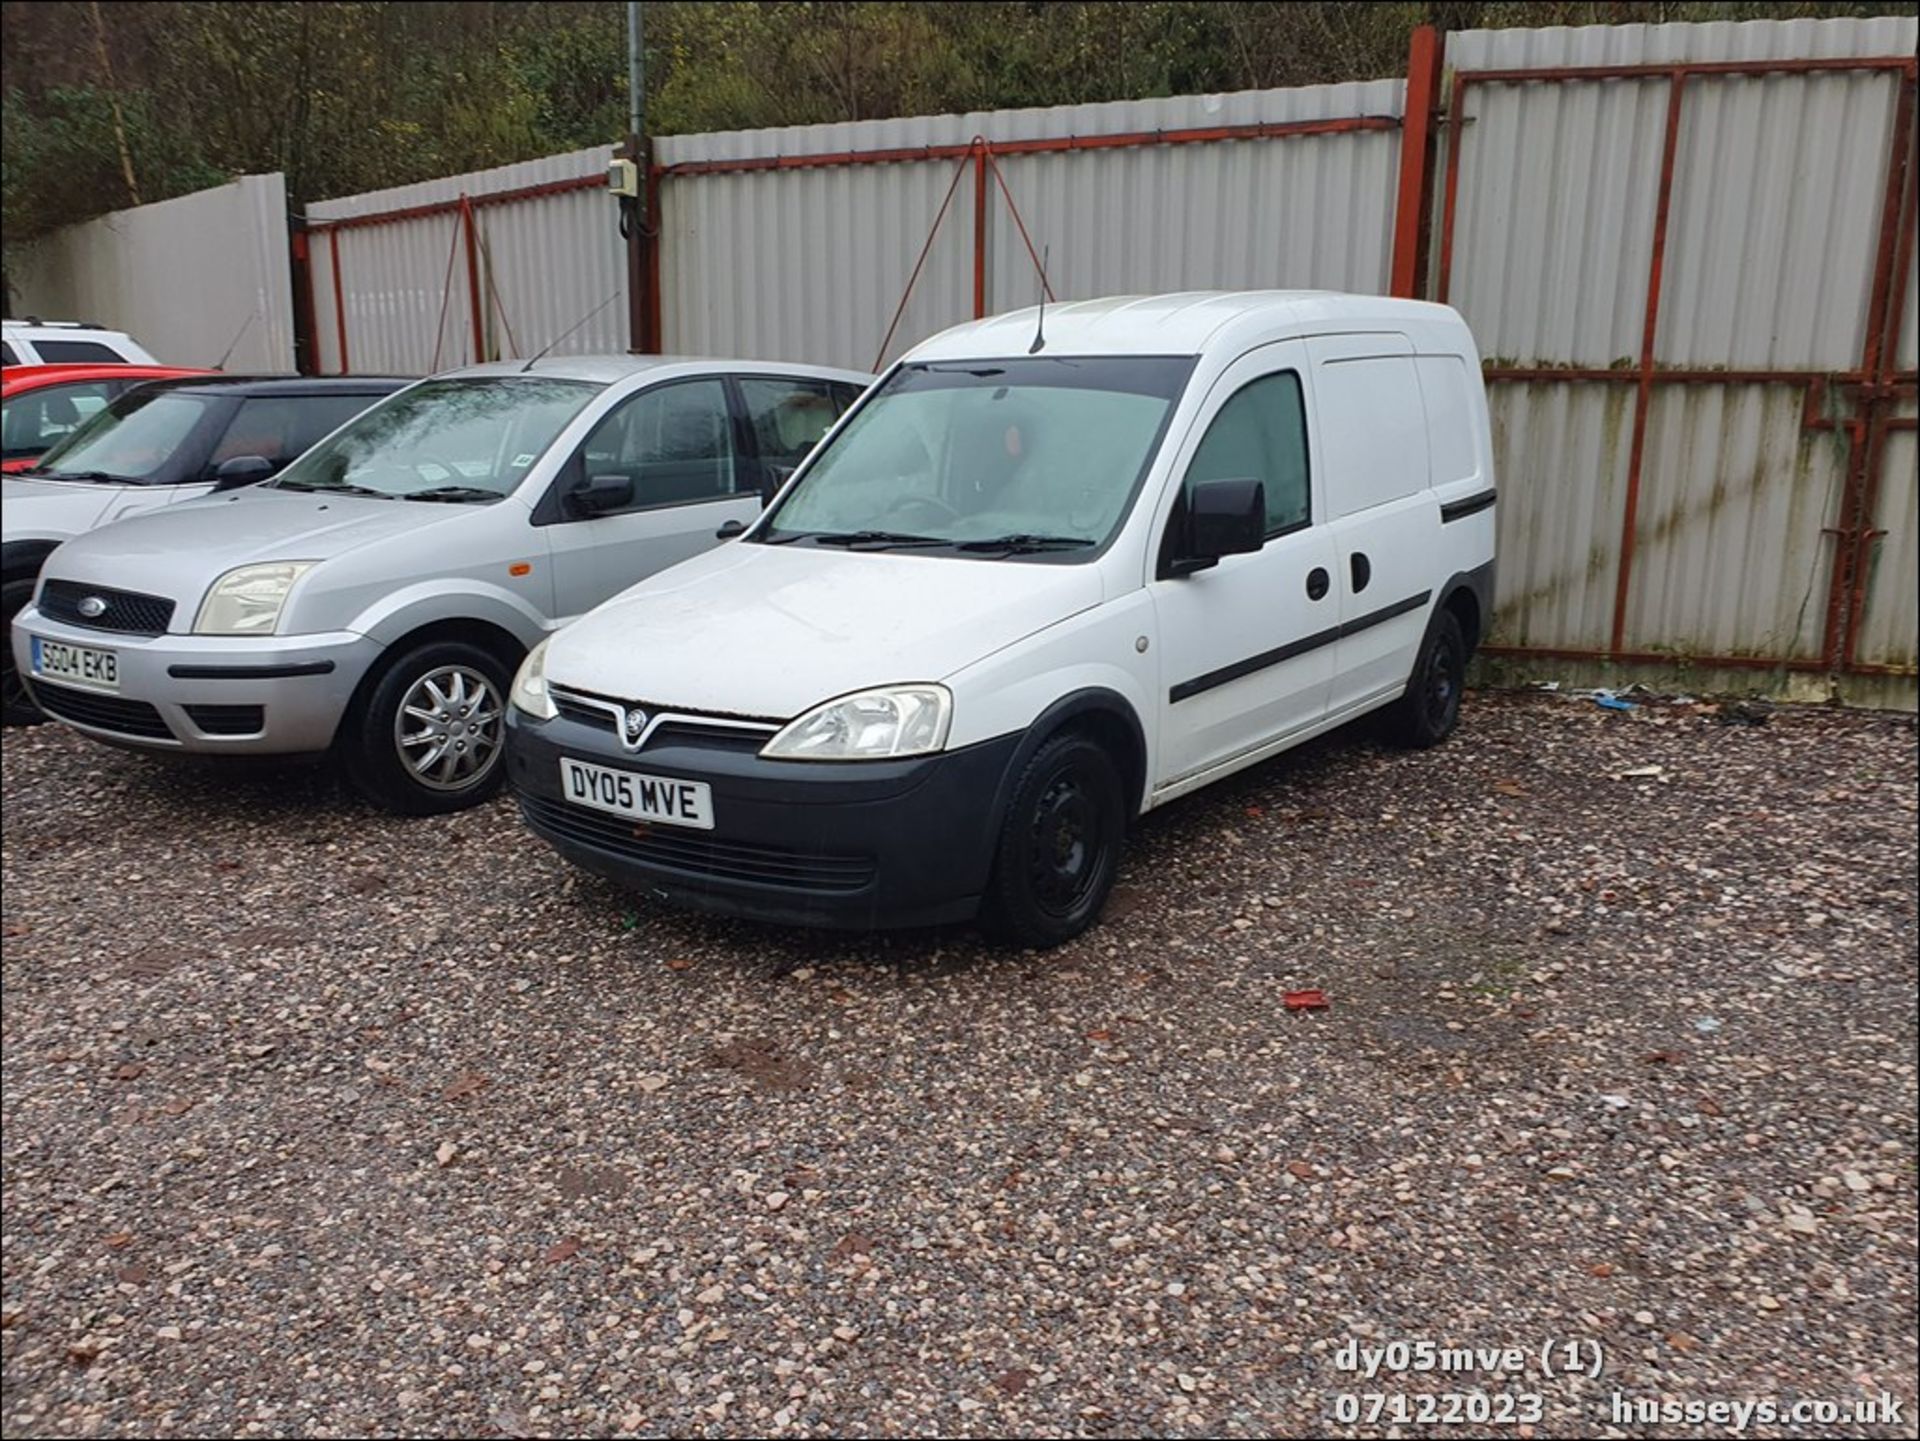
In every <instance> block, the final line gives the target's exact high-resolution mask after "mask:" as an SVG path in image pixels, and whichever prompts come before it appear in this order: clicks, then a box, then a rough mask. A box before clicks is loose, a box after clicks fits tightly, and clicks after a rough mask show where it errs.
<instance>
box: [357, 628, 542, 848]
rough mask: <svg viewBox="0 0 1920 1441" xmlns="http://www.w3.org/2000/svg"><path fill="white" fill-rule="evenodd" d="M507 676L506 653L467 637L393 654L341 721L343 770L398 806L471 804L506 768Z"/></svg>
mask: <svg viewBox="0 0 1920 1441" xmlns="http://www.w3.org/2000/svg"><path fill="white" fill-rule="evenodd" d="M512 679H513V677H512V674H511V672H510V670H509V668H508V666H507V664H506V662H504V661H502V660H501V659H500V658H499V657H498V656H496V655H494V654H493V653H492V652H491V651H488V650H484V649H482V648H481V647H480V646H477V645H472V644H470V643H468V642H466V641H458V640H441V641H428V642H427V643H426V644H424V645H417V646H414V647H413V648H412V649H410V650H406V651H403V652H401V653H400V654H399V655H396V656H395V657H393V659H391V660H389V661H388V662H387V663H386V664H385V665H384V666H382V667H381V669H380V671H379V672H378V674H377V675H376V676H375V678H374V680H373V683H372V684H371V686H369V688H368V689H367V691H366V693H365V695H364V697H363V698H362V700H361V701H360V702H359V703H357V704H356V705H355V707H354V709H353V710H352V711H351V712H350V713H349V714H348V717H347V722H346V724H345V725H344V726H342V728H341V738H340V741H341V752H342V758H343V760H344V761H345V764H346V771H347V777H348V779H350V780H351V781H352V782H353V784H354V787H355V788H356V789H357V790H358V791H359V792H360V793H361V794H362V795H364V796H365V797H366V798H367V799H368V800H370V801H372V802H373V803H374V804H375V805H377V806H380V807H382V808H383V809H385V810H389V811H393V812H395V813H397V814H399V815H403V816H438V815H446V814H447V813H449V812H451V811H459V810H465V809H466V808H467V807H468V806H473V805H478V804H479V803H480V802H481V801H484V800H486V799H487V798H488V797H489V796H491V795H493V794H494V792H496V791H498V790H499V789H500V782H501V780H502V778H503V777H504V776H505V774H506V768H505V764H504V760H503V754H504V752H503V746H504V742H505V740H506V709H507V689H508V687H509V686H510V685H511V683H512Z"/></svg>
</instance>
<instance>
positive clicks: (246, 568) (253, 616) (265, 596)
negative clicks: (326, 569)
mask: <svg viewBox="0 0 1920 1441" xmlns="http://www.w3.org/2000/svg"><path fill="white" fill-rule="evenodd" d="M318 563H319V562H317V561H311V560H287V561H276V562H274V563H273V564H272V565H243V566H241V567H240V568H239V569H238V570H230V571H228V572H227V573H226V574H225V575H223V576H221V577H220V579H218V580H216V581H215V582H214V583H213V588H212V589H211V590H209V591H208V592H207V598H206V599H205V600H203V601H201V602H200V614H199V615H198V616H197V617H196V618H195V619H194V622H193V632H194V634H195V635H272V634H273V633H274V631H276V630H277V629H279V626H280V612H281V610H282V609H283V608H284V607H285V606H286V603H287V593H288V592H289V591H291V590H292V589H293V583H294V582H295V581H296V580H298V579H300V577H301V576H303V575H305V574H306V573H307V572H308V571H310V570H312V569H313V568H314V566H315V565H317V564H318Z"/></svg>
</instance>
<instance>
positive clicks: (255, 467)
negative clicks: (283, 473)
mask: <svg viewBox="0 0 1920 1441" xmlns="http://www.w3.org/2000/svg"><path fill="white" fill-rule="evenodd" d="M278 469H279V467H278V466H276V465H275V464H274V463H273V462H272V461H270V460H268V459H267V458H266V457H265V456H264V455H236V456H234V458H233V459H232V460H223V461H221V462H220V464H219V466H218V467H217V468H216V469H215V470H214V472H213V488H214V489H215V490H216V491H221V490H238V489H240V487H241V486H243V485H258V484H259V483H260V482H261V481H263V480H265V479H266V478H267V477H268V476H270V475H272V474H273V473H274V471H276V470H278Z"/></svg>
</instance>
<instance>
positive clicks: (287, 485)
mask: <svg viewBox="0 0 1920 1441" xmlns="http://www.w3.org/2000/svg"><path fill="white" fill-rule="evenodd" d="M259 488H260V489H262V490H301V491H309V492H311V493H313V494H315V495H333V494H335V493H338V494H341V495H371V496H373V497H374V498H375V499H377V500H392V499H393V497H392V496H391V495H389V494H388V493H387V492H386V491H384V490H373V489H371V488H370V487H368V486H364V485H349V484H347V482H345V481H344V480H343V481H339V482H337V483H336V484H333V485H308V484H306V483H305V482H304V481H298V480H276V481H274V482H273V483H272V484H270V485H264V486H261V487H259Z"/></svg>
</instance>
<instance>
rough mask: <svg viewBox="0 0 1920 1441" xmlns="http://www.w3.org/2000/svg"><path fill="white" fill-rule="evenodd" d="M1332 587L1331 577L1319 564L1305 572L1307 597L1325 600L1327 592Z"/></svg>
mask: <svg viewBox="0 0 1920 1441" xmlns="http://www.w3.org/2000/svg"><path fill="white" fill-rule="evenodd" d="M1332 587H1333V577H1331V576H1330V575H1328V574H1327V572H1326V570H1325V569H1324V568H1322V567H1320V566H1317V565H1316V566H1315V567H1314V568H1313V569H1312V570H1310V571H1308V572H1307V599H1308V600H1325V599H1326V598H1327V592H1328V591H1329V590H1330V589H1332Z"/></svg>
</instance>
